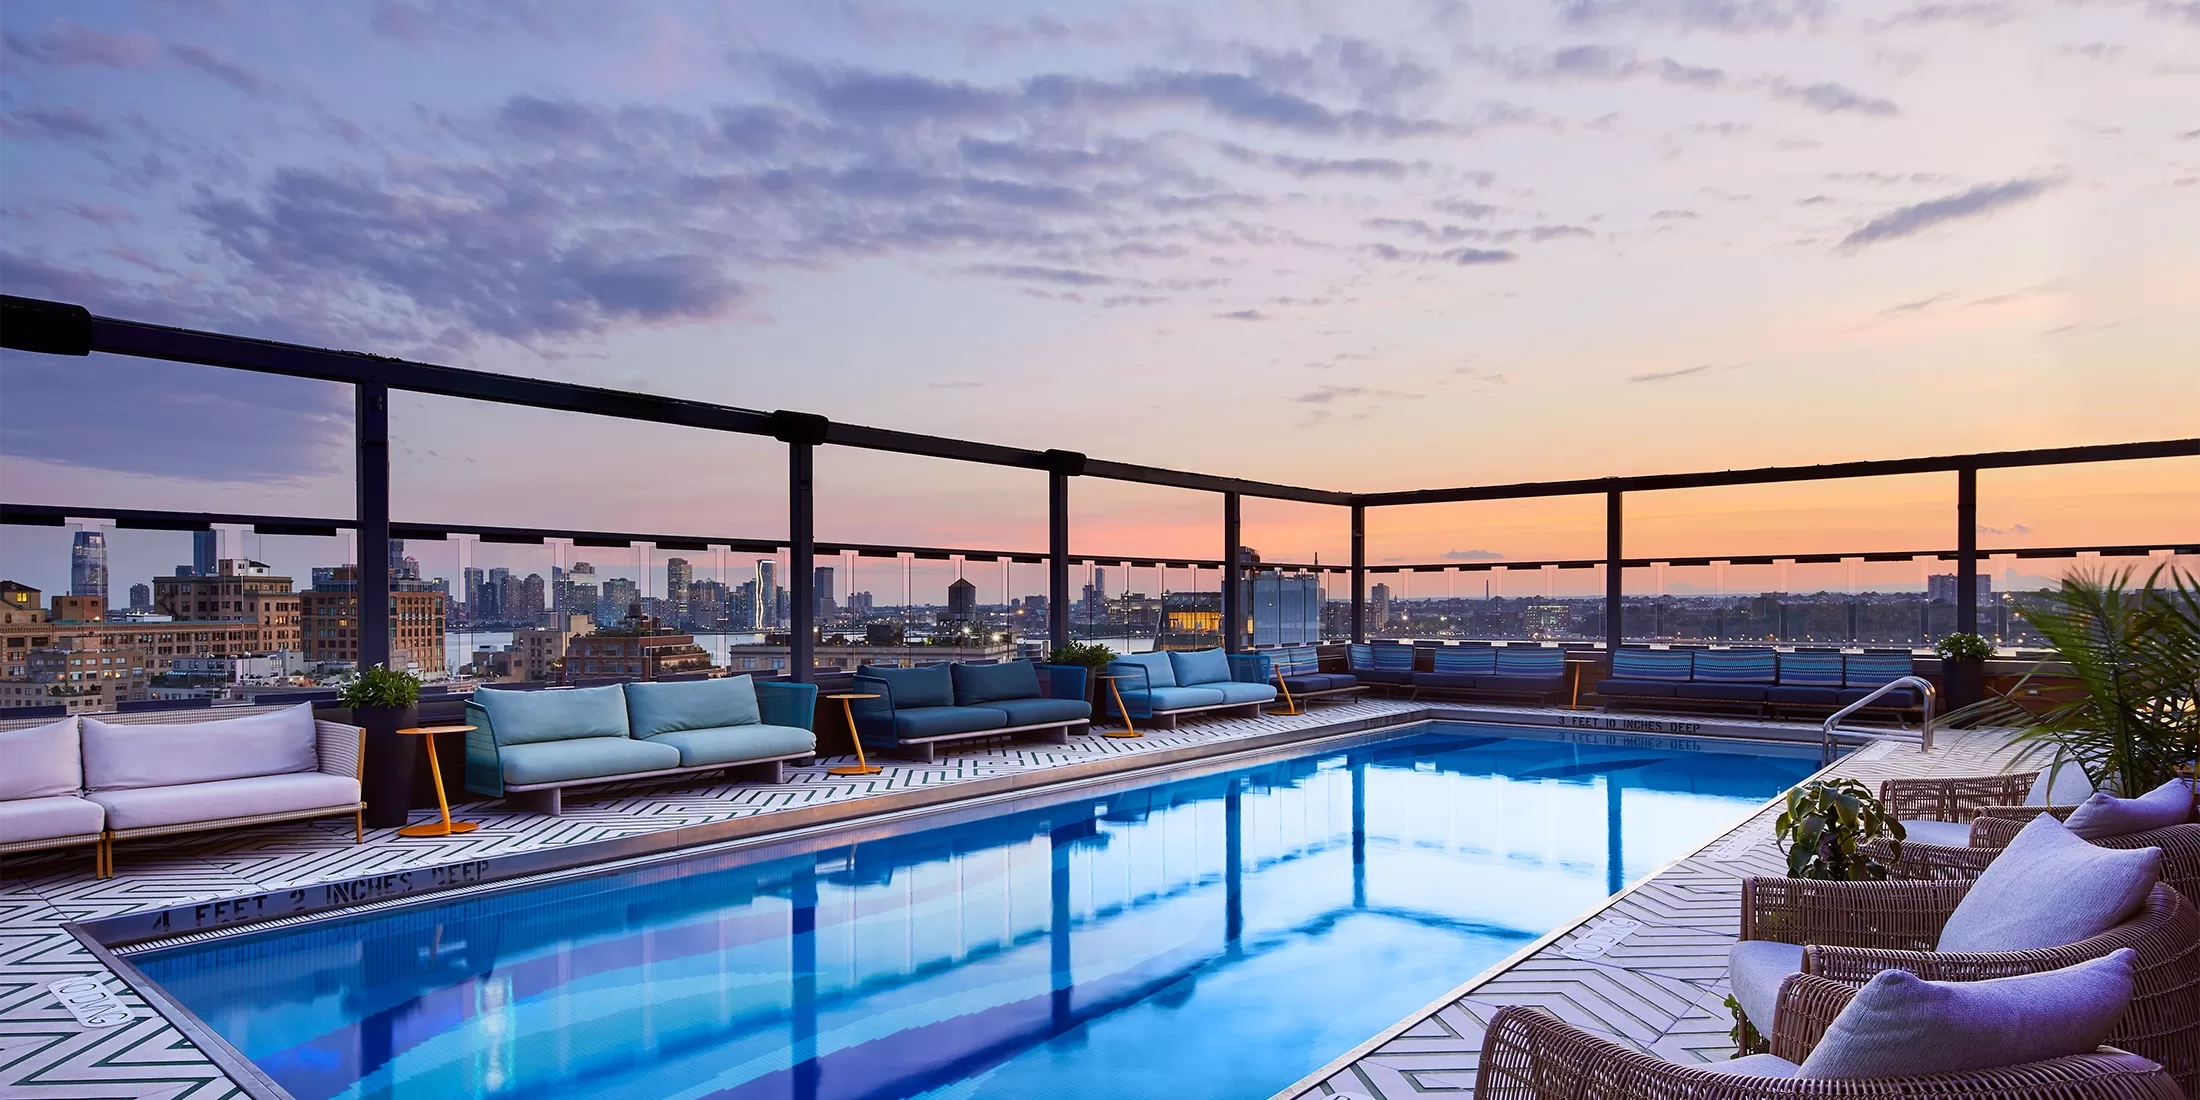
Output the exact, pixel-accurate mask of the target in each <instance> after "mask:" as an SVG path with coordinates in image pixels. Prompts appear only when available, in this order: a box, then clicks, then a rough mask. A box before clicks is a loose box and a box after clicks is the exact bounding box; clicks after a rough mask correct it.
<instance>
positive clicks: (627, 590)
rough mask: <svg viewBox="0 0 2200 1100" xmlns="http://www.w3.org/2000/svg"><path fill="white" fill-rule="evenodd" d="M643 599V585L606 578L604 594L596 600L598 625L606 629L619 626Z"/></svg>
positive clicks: (622, 578) (620, 579)
mask: <svg viewBox="0 0 2200 1100" xmlns="http://www.w3.org/2000/svg"><path fill="white" fill-rule="evenodd" d="M641 598H642V586H641V585H638V584H635V583H634V582H633V581H631V580H628V579H627V578H625V577H605V578H604V579H603V589H602V594H601V595H600V596H599V597H598V598H597V600H596V625H597V626H600V627H604V628H606V629H609V628H611V627H615V626H618V625H619V624H620V623H622V622H624V621H626V617H627V614H628V613H629V612H631V611H633V610H634V605H635V604H636V603H639V602H641Z"/></svg>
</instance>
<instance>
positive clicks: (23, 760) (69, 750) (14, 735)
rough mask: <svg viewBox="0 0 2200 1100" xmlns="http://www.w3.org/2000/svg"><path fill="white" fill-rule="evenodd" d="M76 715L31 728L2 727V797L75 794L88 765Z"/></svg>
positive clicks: (0, 790)
mask: <svg viewBox="0 0 2200 1100" xmlns="http://www.w3.org/2000/svg"><path fill="white" fill-rule="evenodd" d="M81 759H82V757H81V755H80V750H79V748H78V742H77V721H76V718H75V717H74V716H71V717H68V718H63V719H62V720H60V721H58V722H48V723H46V724H45V725H43V726H32V727H30V728H29V729H20V730H5V731H0V761H6V763H7V766H6V767H4V768H0V801H7V800H9V799H18V798H50V797H52V796H54V795H62V794H75V793H76V792H77V791H79V790H82V789H83V787H84V767H83V765H82V764H81V763H80V761H81Z"/></svg>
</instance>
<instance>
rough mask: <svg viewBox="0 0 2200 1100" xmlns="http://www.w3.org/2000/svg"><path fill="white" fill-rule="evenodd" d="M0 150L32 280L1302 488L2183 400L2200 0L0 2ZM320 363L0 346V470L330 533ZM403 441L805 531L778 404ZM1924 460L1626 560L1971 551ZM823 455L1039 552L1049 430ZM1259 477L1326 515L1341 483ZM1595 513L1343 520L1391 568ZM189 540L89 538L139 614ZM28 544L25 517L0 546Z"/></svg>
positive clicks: (2034, 504) (524, 508) (732, 526)
mask: <svg viewBox="0 0 2200 1100" xmlns="http://www.w3.org/2000/svg"><path fill="white" fill-rule="evenodd" d="M0 151H4V152H0V156H4V161H0V165H4V168H5V171H4V172H0V225H4V232H0V289H4V290H5V291H6V292H8V293H14V294H27V295H33V296H39V297H48V298H57V299H62V300H66V301H72V302H78V303H82V304H84V305H86V306H89V307H90V308H91V309H92V310H93V311H94V312H97V313H101V314H107V315H112V316H121V317H130V318H137V319H144V320H150V321H157V322H162V323H173V324H184V325H191V326H195V327H203V328H210V329H217V330H222V331H229V332H235V333H240V334H246V335H253V336H265V337H272V338H278V339H285V340H296V341H301V342H306V343H312V344H322V345H332V346H341V347H347V348H355V349H360V350H368V351H374V352H378V353H383V354H392V355H405V356H411V357H416V358H422V359H427V360H431V361H436V362H444V363H450V364H454V365H462V366H469V367H476V368H480V369H485V370H493V371H501V372H508V373H514V374H523V375H530V376H538V377H548V378H558V379H567V380H573V381H580V382H587V383H593V384H602V385H612V386H619V387H625V388H632V389H641V390H647V391H652V392H657V393H665V394H672V395H677V396H682V397H693V398H700V399H705V400H710V401H717V402H723V403H727V404H733V405H740V406H746V407H751V408H757V409H775V408H791V409H801V410H808V411H815V412H821V413H824V414H826V415H829V416H831V417H833V418H835V419H837V420H844V421H852V422H857V423H866V424H874V425H880V426H885V427H894V428H904V429H911V430H917V431H925V432H933V433H938V434H946V435H955V436H962V437H968V438H975V439H982V440H988V441H995V442H1002V443H1010V444H1018V445H1023V446H1030V447H1064V448H1070V449H1076V450H1083V451H1086V452H1088V453H1091V454H1093V455H1095V456H1100V457H1106V458H1113V459H1121V460H1128V461H1137V462H1144V463H1149V464H1155V465H1166V466H1174V467H1180V468H1187V469H1194V470H1201V471H1205V472H1211V473H1217V474H1233V475H1241V476H1247V477H1256V478H1263V479H1268V480H1276V481H1286V482H1293V483H1298V484H1307V485H1315V486H1320V487H1323V488H1333V489H1344V490H1387V489H1401V488H1415V487H1425V486H1430V485H1472V484H1487V483H1498V482H1513V481H1525V480H1540V479H1547V478H1567V477H1585V476H1597V475H1606V474H1625V473H1651V472H1665V471H1682V470H1694V469H1716V468H1726V467H1747V466H1762V465H1789V464H1803V463H1811V462H1821V461H1835V460H1845V459H1857V458H1891V457H1901V456H1908V455H1918V454H1945V453H1956V452H1965V451H1977V450H1999V449H2014V448H2024V447H2036V446H2057V445H2066V444H2079V443H2108V442H2122V441H2130V440H2143V439H2158V438H2172V437H2184V436H2193V435H2196V434H2200V324H2195V323H2194V319H2195V318H2200V3H2193V2H2190V0H2053V2H2048V0H2042V2H2038V3H2021V2H2015V0H2009V2H2001V0H1904V2H1900V3H1859V2H1842V0H1489V2H1481V3H1466V2H1452V3H1444V2H1436V3H1417V4H1396V5H1388V4H1377V3H1352V4H1336V3H1296V4H1291V3H1285V4H1249V3H1246V4H1240V3H1223V2H1207V3H1197V4H1182V5H1175V6H1165V5H1143V4H1133V3H1107V4H1097V3H1095V4H1053V5H1046V6H1029V5H1021V4H1011V3H972V4H962V5H954V6H949V5H944V4H890V3H873V2H868V0H844V2H824V3H821V2H816V0H803V2H791V3H785V4H732V3H727V4H702V3H693V4H674V3H655V4H648V5H612V4H602V3H596V2H585V0H575V2H571V3H561V2H549V0H541V2H527V3H510V4H500V5H494V6H491V5H483V4H477V3H467V2H461V0H448V2H437V0H385V2H381V3H348V4H345V3H327V4H319V3H317V4H311V5H298V4H287V3H286V4H265V5H256V4H249V3H243V2H221V0H203V2H185V0H169V2H160V3H145V4H125V3H111V4H105V3H103V4H98V5H85V4H82V3H39V2H34V0H13V2H11V3H9V4H8V5H6V7H5V9H4V11H0ZM349 401H350V398H349V395H348V392H347V391H345V390H344V389H342V388H341V387H336V386H329V385H323V384H318V383H309V382H299V381H293V380H285V379H275V378H262V377H252V376H244V375H233V374H229V373H228V372H222V371H216V370H211V369H203V368H192V367H182V366H174V365H165V364H156V363H147V362H133V361H127V360H116V359H109V358H106V357H93V358H92V359H90V360H80V359H55V358H48V357H39V356H28V355H21V354H16V353H7V354H5V355H0V405H4V411H0V498H4V499H6V500H8V501H14V502H24V503H58V504H80V505H85V506H109V507H116V506H119V507H157V508H170V509H188V508H205V509H209V510H223V511H240V512H252V513H287V514H299V515H309V516H339V517H341V516H348V515H349V514H350V508H351V487H350V473H351V462H350V456H349V421H348V417H349ZM392 422H393V432H394V434H395V436H396V441H395V454H394V456H393V465H394V471H393V473H394V478H395V482H396V500H395V512H396V514H397V516H398V518H400V519H402V520H414V521H423V522H434V521H439V520H440V521H450V522H474V523H512V524H541V525H553V526H559V527H570V528H578V529H598V530H601V529H615V530H641V531H662V532H680V533H686V532H693V533H696V534H702V535H721V536H724V535H740V536H750V537H773V536H777V535H781V534H783V533H784V531H785V526H786V519H785V494H786V489H785V475H784V459H783V450H784V449H783V448H782V447H781V446H780V445H778V444H775V443H772V442H770V441H768V440H758V439H751V438H740V437H724V436H717V435H712V434H710V433H702V432H688V431H681V430H674V429H658V428H652V427H645V426H642V425H637V424H631V423H624V422H615V421H600V420H594V419H591V418H586V417H578V416H569V415H561V414H550V413H540V412H526V411H519V410H510V409H500V408H493V407H489V408H484V407H480V406H472V405H469V404H468V403H465V402H459V401H450V400H444V399H431V398H421V397H416V396H401V397H399V398H398V399H396V401H395V405H394V408H393V415H392ZM1953 491H1954V481H1953V477H1952V475H1933V476H1923V477H1916V478H1903V479H1887V481H1886V482H1885V483H1877V484H1864V483H1857V484H1843V485H1821V486H1813V487H1809V488H1805V489H1794V488H1781V489H1778V490H1776V491H1775V490H1761V489H1760V490H1747V491H1742V490H1722V491H1716V492H1711V491H1707V492H1702V493H1693V494H1682V493H1672V494H1661V495H1659V496H1657V497H1646V498H1644V499H1642V500H1640V501H1639V502H1637V503H1636V504H1635V505H1633V506H1632V507H1633V508H1634V509H1635V512H1634V514H1637V515H1639V516H1640V517H1641V518H1640V520H1639V523H1638V524H1637V525H1635V526H1633V527H1632V528H1631V537H1630V542H1629V547H1628V550H1629V552H1630V553H1639V554H1653V553H1670V554H1717V553H1735V554H1748V553H1781V552H1787V553H1796V552H1803V553H1808V552H1842V551H1857V552H1861V551H1866V550H1885V549H1909V548H1913V547H1915V548H1920V549H1922V548H1929V547H1936V546H1942V545H1949V544H1952V543H1953V541H1954V532H1953V531H1952V530H1951V528H1952V525H1953V517H1952V504H1953ZM819 492H820V494H821V495H820V505H819V508H820V536H821V537H823V538H828V539H833V538H838V539H848V540H873V541H898V542H907V543H919V544H935V545H972V546H986V547H998V548H1001V549H1007V550H1024V551H1029V550H1038V549H1043V547H1044V506H1045V502H1044V485H1043V476H1042V475H1039V474H1036V473H1032V472H1026V471H1004V470H995V469H971V468H967V467H958V466H955V465H953V464H949V463H944V462H936V461H929V460H916V459H906V458H900V457H895V456H887V455H880V454H871V453H856V452H847V451H839V450H828V451H827V452H825V453H824V454H823V455H821V457H820V460H819ZM1982 496H1983V503H1982V510H1981V515H1980V522H1981V525H1982V527H1984V528H1986V529H1987V530H1985V531H1983V532H1982V536H1981V537H1982V540H1983V541H1984V544H1985V545H1988V546H2002V547H2010V546H2021V545H2066V544H2073V543H2099V542H2114V541H2126V540H2131V541H2136V540H2150V539H2179V540H2186V541H2191V540H2195V539H2200V460H2162V461H2155V462H2147V463H2131V464H2123V465H2121V466H2118V467H2115V468H2102V469H2098V470H2087V471H2069V472H2056V473H2045V474H2040V473H2024V472H2008V473H1990V474H1988V475H1986V476H1985V477H1984V478H1982ZM1076 507H1077V516H1076V523H1075V525H1074V527H1073V530H1074V532H1075V544H1074V545H1075V549H1077V550H1078V551H1080V552H1087V553H1121V554H1138V553H1144V554H1154V555H1162V554H1170V555H1198V556H1205V557H1213V556H1217V555H1219V552H1220V548H1219V533H1218V531H1217V527H1216V524H1217V522H1218V518H1219V505H1218V504H1217V503H1216V500H1215V498H1214V497H1212V496H1211V495H1204V494H1195V493H1185V492H1177V491H1169V490H1159V489H1148V488H1143V487H1138V486H1122V485H1111V484H1107V483H1097V482H1092V481H1090V480H1089V479H1087V480H1081V481H1080V482H1079V483H1078V486H1077V490H1076ZM1247 521H1248V524H1247V540H1246V541H1247V542H1249V543H1251V544H1252V545H1254V546H1256V547H1258V548H1259V549H1261V550H1262V552H1263V553H1266V554H1268V555H1270V556H1271V557H1283V558H1294V559H1303V558H1304V557H1307V556H1310V555H1312V554H1314V553H1319V554H1321V556H1322V558H1323V560H1324V561H1325V562H1328V561H1342V560H1343V557H1344V554H1345V552H1346V546H1345V520H1344V514H1343V512H1342V510H1339V509H1328V508H1320V507H1315V506H1304V505H1280V504H1268V503H1250V504H1248V510H1247ZM1600 524H1601V502H1599V501H1597V500H1594V499H1592V498H1573V499H1570V500H1558V501H1548V502H1535V503H1528V504H1507V505H1460V506H1447V507H1440V508H1422V509H1410V510H1396V511H1391V512H1381V513H1378V514H1377V516H1376V518H1375V519H1373V520H1371V531H1372V533H1373V540H1372V544H1371V545H1372V549H1371V558H1372V559H1373V560H1376V561H1391V562H1399V561H1408V562H1434V561H1477V560H1489V558H1490V557H1491V556H1493V555H1494V556H1500V557H1510V558H1516V559H1518V558H1536V557H1546V556H1576V555H1579V556H1592V555H1595V554H1598V553H1601V549H1602V535H1601V527H1600ZM56 538H59V540H60V542H59V545H61V546H62V547H63V548H64V549H63V551H62V552H61V555H60V560H58V561H56V560H55V558H54V550H53V547H54V546H55V545H56V543H55V540H56ZM164 538H165V537H164V536H152V535H141V534H139V533H133V532H125V533H122V534H120V535H117V536H116V542H117V546H118V549H117V554H118V561H117V568H116V581H117V586H118V592H117V595H118V597H119V596H120V595H122V591H121V590H124V589H126V588H127V583H128V582H129V581H131V580H139V579H143V577H144V576H145V575H149V573H150V572H151V571H156V570H157V571H166V570H167V569H168V568H172V566H173V565H174V564H175V562H174V561H170V560H168V559H169V558H171V557H173V555H174V551H173V550H172V548H171V547H170V546H169V545H168V543H167V542H165V541H162V540H163V539H164ZM269 541H270V542H271V543H274V542H276V541H277V540H269ZM126 544H127V545H126ZM65 545H66V535H65V533H54V532H33V531H25V530H23V529H19V528H18V529H7V530H0V559H4V560H0V574H4V575H5V576H7V577H9V578H10V579H20V580H23V581H25V582H26V583H34V584H40V585H41V586H42V587H48V588H52V587H55V586H56V585H57V584H65V582H66V553H65ZM242 549H243V548H240V550H242ZM255 552H259V553H265V554H267V555H268V556H270V557H278V558H284V557H287V558H291V559H295V562H294V563H292V564H284V563H283V562H280V561H279V562H278V564H284V567H285V568H292V569H300V570H301V571H302V567H303V564H304V563H305V562H306V559H308V558H311V559H312V560H313V561H314V562H317V563H321V564H326V563H328V562H327V560H326V559H327V557H328V556H329V555H330V554H335V555H337V556H341V552H340V550H339V549H336V548H329V547H307V546H304V545H303V540H301V542H300V543H299V544H298V545H296V546H293V547H292V549H291V550H286V551H282V552H281V553H277V552H276V551H273V550H266V549H264V548H262V549H260V550H257V551H255ZM436 552H438V553H445V554H446V555H455V554H456V553H457V551H456V550H455V549H453V548H448V547H446V548H442V549H440V550H438V551H436ZM484 552H491V551H484ZM492 553H498V554H513V553H519V551H512V550H509V549H502V550H496V551H493V552H492ZM544 553H545V554H547V553H549V552H548V551H544ZM423 556H424V558H425V554H424V555H423ZM598 556H599V557H601V555H598ZM125 557H126V558H127V561H125V560H124V558H125ZM661 559H662V555H660V556H659V568H660V570H661ZM178 560H187V551H186V558H185V559H178ZM480 564H505V563H503V562H495V561H489V562H482V563H480ZM514 564H518V563H514ZM548 564H549V560H548V558H545V560H544V561H543V563H542V564H540V565H536V566H527V567H525V568H524V571H535V570H540V571H544V572H547V565H548ZM455 565H456V561H455V557H454V561H453V567H455ZM1029 568H1030V569H1031V572H1032V581H1031V583H1030V584H1028V585H1027V584H1025V583H1024V582H1022V581H1021V580H1018V579H1012V580H1011V582H1010V588H1011V590H1013V589H1015V588H1018V587H1028V588H1029V589H1030V590H1032V591H1037V590H1039V587H1038V584H1039V576H1038V573H1039V571H1038V570H1037V568H1036V567H1029ZM987 569H990V570H991V572H990V573H982V570H987ZM1902 569H1903V570H1907V572H1908V574H1909V575H1908V576H1907V577H1906V578H1895V579H1891V580H1889V582H1888V583H1890V584H1892V583H1894V580H1897V579H1906V580H1907V583H1908V584H1909V585H1910V586H1915V584H1916V583H1917V580H1916V578H1915V574H1917V572H1918V570H1917V569H1914V568H1911V567H1907V566H1905V567H1902ZM973 573H974V576H973V579H975V580H980V581H981V583H982V584H984V585H986V586H987V587H989V588H990V589H991V590H992V591H994V592H997V591H998V590H999V588H1000V577H999V567H998V566H987V567H980V568H979V569H978V570H974V571H973ZM981 574H982V575H981ZM660 575H661V574H660ZM987 578H990V580H987ZM1579 579H1580V578H1579V577H1578V575H1577V577H1576V578H1570V579H1569V583H1576V582H1577V581H1578V580H1579ZM935 582H937V583H944V580H943V579H940V578H929V577H928V578H927V579H926V580H925V581H924V585H925V586H932V587H936V586H937V585H936V584H935ZM1416 583H1421V582H1418V581H1417V582H1416ZM1429 583H1431V584H1434V583H1442V582H1441V581H1431V582H1429ZM1459 583H1462V584H1463V583H1465V582H1464V581H1462V582H1459ZM1474 583H1475V585H1476V586H1477V588H1479V584H1480V581H1479V580H1476V581H1475V582H1474ZM1524 583H1525V582H1524ZM1747 583H1748V584H1750V585H1754V584H1756V580H1755V579H1748V581H1747ZM1839 583H1841V582H1840V581H1838V580H1837V581H1835V582H1833V584H1832V586H1838V584H1839ZM898 584H899V582H898V579H896V580H895V581H894V585H895V587H896V588H897V589H898ZM860 586H861V587H875V588H878V589H880V590H881V593H882V602H887V601H886V600H884V599H883V596H884V589H885V584H884V583H883V582H881V583H879V584H876V585H873V584H862V585H860ZM844 587H845V586H844ZM1141 587H1145V588H1151V587H1152V585H1150V584H1149V585H1141ZM926 594H927V593H926V592H924V591H920V592H919V593H918V595H919V596H920V598H922V597H924V596H926ZM1417 594H1433V591H1432V592H1431V593H1417ZM896 598H898V595H897V597H896ZM935 598H936V597H935ZM987 598H989V599H990V598H992V596H991V594H990V593H988V595H987ZM116 602H117V603H120V602H123V601H122V600H121V599H119V598H118V599H117V601H116Z"/></svg>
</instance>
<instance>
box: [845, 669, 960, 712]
mask: <svg viewBox="0 0 2200 1100" xmlns="http://www.w3.org/2000/svg"><path fill="white" fill-rule="evenodd" d="M856 675H858V676H868V677H870V678H871V679H874V680H884V681H886V689H887V690H888V691H890V692H892V693H893V699H892V700H891V702H892V703H893V704H894V709H895V710H903V709H907V708H912V707H951V706H954V705H955V676H954V673H951V672H949V671H948V670H947V666H946V665H933V666H931V667H929V668H890V667H887V666H885V665H864V666H863V667H862V668H859V669H857V670H856Z"/></svg>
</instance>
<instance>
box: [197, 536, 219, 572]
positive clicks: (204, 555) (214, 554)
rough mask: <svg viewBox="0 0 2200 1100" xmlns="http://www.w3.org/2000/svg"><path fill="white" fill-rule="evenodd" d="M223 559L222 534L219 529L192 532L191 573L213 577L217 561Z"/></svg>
mask: <svg viewBox="0 0 2200 1100" xmlns="http://www.w3.org/2000/svg"><path fill="white" fill-rule="evenodd" d="M220 560H222V535H221V532H219V531H214V530H206V531H193V532H191V575H192V576H194V577H211V576H213V575H214V572H215V565H214V563H215V562H218V561H220Z"/></svg>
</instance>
